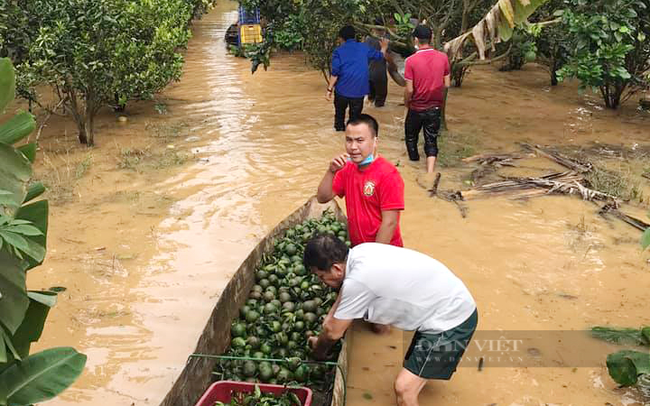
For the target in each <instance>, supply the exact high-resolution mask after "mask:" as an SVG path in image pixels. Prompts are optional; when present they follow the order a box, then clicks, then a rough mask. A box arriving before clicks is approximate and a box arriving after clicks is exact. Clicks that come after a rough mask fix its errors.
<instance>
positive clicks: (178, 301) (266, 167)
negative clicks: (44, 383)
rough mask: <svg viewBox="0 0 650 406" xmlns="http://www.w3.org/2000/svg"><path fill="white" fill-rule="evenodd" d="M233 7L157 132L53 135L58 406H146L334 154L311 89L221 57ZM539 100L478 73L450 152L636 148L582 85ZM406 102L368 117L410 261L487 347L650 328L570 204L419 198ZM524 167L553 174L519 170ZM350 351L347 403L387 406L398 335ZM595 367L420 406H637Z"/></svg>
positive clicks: (201, 39)
mask: <svg viewBox="0 0 650 406" xmlns="http://www.w3.org/2000/svg"><path fill="white" fill-rule="evenodd" d="M235 6H236V3H228V2H222V3H221V4H219V6H218V7H217V8H216V9H215V10H213V11H212V12H211V13H210V14H209V15H207V16H206V17H205V18H204V19H203V20H201V21H198V22H197V23H196V25H195V27H194V38H193V39H192V41H191V43H190V47H189V50H188V53H187V56H186V59H187V63H186V66H185V73H184V76H183V78H182V80H181V81H180V82H179V83H177V84H174V85H172V86H170V88H169V89H167V91H165V92H164V94H163V95H162V96H161V99H160V101H161V102H164V103H165V105H166V110H167V112H166V114H162V115H161V114H158V113H157V112H156V110H155V109H154V105H153V103H142V104H135V105H134V106H133V107H131V108H130V110H129V111H128V112H127V116H128V121H127V122H126V123H118V122H117V121H116V117H115V115H114V114H113V113H111V112H108V111H107V112H104V113H103V115H102V117H101V119H100V120H98V121H99V123H98V126H99V127H98V138H97V142H98V147H97V148H95V149H92V150H88V149H85V148H83V147H79V146H77V144H76V141H75V139H74V125H73V124H72V123H71V122H68V121H65V120H62V119H58V118H57V119H53V120H51V121H50V123H49V124H48V127H47V128H45V129H44V131H43V136H42V140H43V145H42V151H41V158H43V159H40V160H39V168H38V176H39V177H42V178H43V179H45V180H46V181H48V183H50V184H51V186H54V187H52V190H51V191H50V192H49V195H50V197H51V198H52V199H53V200H54V203H55V204H54V206H53V208H52V210H51V213H52V214H51V219H50V224H51V226H50V227H51V228H50V239H49V249H50V250H49V252H48V258H47V260H46V262H45V264H44V265H43V266H42V267H41V268H40V269H37V270H34V271H32V272H30V274H29V285H30V288H35V289H36V288H41V287H44V288H48V287H50V286H55V285H57V286H65V287H67V288H68V290H67V291H66V292H65V293H63V294H62V295H61V297H60V301H59V304H58V306H57V307H56V308H55V309H54V311H53V312H52V313H51V315H50V319H49V322H48V325H47V326H46V330H45V332H44V336H43V337H44V338H43V340H42V341H41V342H40V343H39V344H38V345H39V348H43V347H49V346H55V345H68V344H74V345H75V346H76V347H77V348H78V349H79V350H80V351H83V352H85V353H87V354H88V356H89V361H88V368H87V370H86V372H85V373H84V375H83V376H82V378H81V379H80V380H79V381H78V382H77V383H76V384H75V386H74V387H73V388H72V389H71V390H69V391H68V392H66V393H65V394H64V395H63V396H61V397H60V398H59V399H57V400H55V401H53V402H52V404H56V405H72V404H74V405H90V404H96V403H98V402H101V403H106V404H127V405H130V404H135V405H156V404H158V402H159V401H160V400H161V399H162V397H163V396H164V394H165V393H166V392H167V390H168V389H169V388H170V387H171V383H172V382H173V380H174V378H175V376H176V375H177V374H178V372H179V371H180V369H181V368H182V366H183V364H184V361H185V359H186V357H187V355H188V354H189V353H190V352H191V351H192V349H193V347H194V344H195V341H196V339H197V337H198V335H199V333H200V331H201V329H202V328H203V326H204V323H205V320H206V319H207V317H208V314H209V312H210V310H211V308H212V306H213V304H214V302H215V301H216V299H217V298H218V297H219V294H220V292H221V289H222V288H223V286H224V285H225V284H226V283H227V281H228V278H229V277H230V276H231V274H232V272H234V271H235V270H236V269H237V267H238V265H239V263H240V262H241V261H242V260H243V259H244V258H245V257H246V255H247V254H248V252H249V251H250V249H251V248H252V247H253V246H255V244H256V243H257V241H259V240H260V239H261V238H262V236H263V235H265V233H266V232H267V231H268V230H269V229H271V228H272V227H273V226H274V225H275V224H276V223H277V222H278V221H280V220H281V219H282V218H284V217H285V216H286V215H287V214H289V213H290V212H292V211H293V210H294V209H295V208H297V207H298V206H299V205H301V204H302V203H304V201H305V200H306V199H307V197H308V196H310V195H311V194H313V193H314V192H315V188H316V185H317V183H318V181H319V180H320V177H321V176H322V173H323V172H324V170H325V169H326V167H327V162H328V160H329V158H330V157H332V156H333V155H334V154H336V153H338V152H339V151H341V150H342V145H343V144H342V138H341V135H340V134H336V133H334V132H333V131H332V130H331V126H332V115H333V111H332V107H331V105H330V104H329V103H328V102H326V101H325V100H324V97H323V95H324V89H325V85H324V82H323V80H322V77H321V76H320V73H318V72H313V71H310V70H309V69H307V68H305V67H304V65H303V58H301V57H300V56H299V55H281V56H278V57H277V58H275V59H274V60H273V65H272V66H271V68H270V70H269V71H268V72H263V71H260V72H258V73H256V74H255V75H254V76H251V74H250V70H249V65H248V62H247V61H245V60H241V59H237V58H233V57H231V56H229V55H227V54H226V52H225V48H224V46H223V43H222V39H223V34H224V32H225V29H226V28H227V27H228V25H230V24H231V23H232V21H234V20H235V19H236V12H235ZM547 82H548V78H547V74H546V73H545V72H544V71H542V70H541V69H540V68H537V67H535V66H532V65H531V66H526V68H525V70H523V71H521V72H510V73H505V72H498V71H497V70H496V68H494V67H482V68H480V69H475V70H474V71H473V72H472V73H471V75H470V77H469V78H468V80H467V81H466V82H465V83H464V85H463V88H462V89H452V90H451V96H450V107H449V125H450V127H451V129H452V131H453V132H454V134H455V135H454V137H456V138H454V139H455V140H458V144H459V145H460V146H462V145H465V144H466V145H467V147H468V148H471V149H473V150H475V151H476V152H482V151H490V152H499V151H512V150H516V149H517V148H518V147H517V146H516V145H515V143H516V142H518V141H526V142H533V143H539V144H549V145H563V146H569V147H571V146H574V147H575V146H581V145H588V144H590V143H593V142H596V141H597V142H599V143H606V144H613V145H622V146H625V147H626V148H632V147H633V146H634V145H635V144H638V145H647V140H646V139H645V134H646V133H647V129H648V123H649V119H648V117H647V114H646V115H644V113H640V112H637V111H636V110H635V109H634V107H633V106H628V107H626V108H624V109H623V110H622V111H620V112H609V111H604V110H602V109H600V108H598V103H597V100H596V99H595V98H592V97H591V96H589V97H586V98H582V97H580V96H579V95H578V94H577V92H576V86H575V85H573V84H569V85H562V86H559V87H557V88H552V89H551V88H550V87H549V86H548V84H547ZM400 102H401V89H400V88H398V87H397V86H394V85H393V84H391V88H390V91H389V98H388V105H387V106H386V107H384V108H382V109H376V108H374V107H368V108H367V109H366V111H367V112H369V113H370V114H373V115H375V116H376V117H377V118H378V119H379V121H380V123H381V130H380V144H379V145H380V151H381V152H382V153H383V154H385V156H387V158H388V159H390V160H391V161H392V162H395V163H398V162H399V168H400V170H401V173H402V176H403V177H404V179H405V183H406V206H407V210H406V211H405V213H404V215H403V217H402V229H403V234H404V239H405V243H406V244H407V246H409V247H412V248H414V249H418V250H421V251H423V252H426V253H428V254H430V255H432V256H434V257H436V258H438V259H440V260H441V261H443V262H445V263H446V264H448V265H449V266H450V267H451V268H452V269H453V270H455V271H456V273H457V274H458V275H459V276H460V277H461V278H463V280H464V281H465V282H466V283H467V284H468V286H469V287H470V289H471V290H472V292H473V294H474V296H475V297H476V299H477V301H478V303H479V306H480V309H481V325H480V328H483V329H513V328H518V329H532V330H542V329H571V330H575V329H583V328H586V327H588V326H590V325H592V324H608V323H611V324H616V325H626V326H637V325H640V324H643V323H646V324H647V323H650V318H649V316H648V314H647V309H646V307H647V306H645V304H644V303H645V302H644V301H645V298H646V291H647V289H645V286H648V282H650V280H649V278H650V277H649V273H648V265H647V262H646V260H647V256H646V255H644V254H642V253H641V252H640V249H639V247H638V243H637V240H638V232H637V231H635V230H632V229H630V228H629V227H628V226H626V225H624V224H620V223H616V222H607V221H605V220H604V219H602V218H601V217H600V216H598V215H596V213H595V208H594V206H593V205H592V204H591V203H586V202H582V201H580V200H578V199H573V198H565V197H548V198H541V199H534V200H530V201H511V200H509V199H507V198H498V199H490V200H482V201H476V202H472V203H471V205H470V206H469V215H468V217H467V218H466V219H462V218H461V217H460V215H459V213H458V210H457V209H456V208H455V207H454V206H453V205H451V204H449V203H447V202H444V201H441V200H437V199H431V198H429V197H428V195H427V193H425V192H424V191H423V190H422V189H421V188H419V187H418V186H417V184H416V183H415V178H416V175H417V173H418V172H419V171H420V170H421V169H422V165H423V163H422V164H420V165H414V164H412V163H410V162H408V160H407V157H406V154H405V153H404V148H403V140H402V137H403V135H402V123H403V121H402V120H403V117H404V111H403V107H402V106H399V103H400ZM66 134H67V136H66ZM450 138H451V137H450ZM172 146H173V148H171V147H172ZM537 164H539V166H541V167H543V168H546V166H545V165H546V162H537V163H535V162H528V164H527V165H529V166H533V167H534V166H536V165H537ZM468 171H469V169H468V168H464V167H452V168H443V169H442V170H441V172H442V173H443V181H442V185H441V186H442V187H449V188H452V187H462V186H463V179H464V176H466V174H467V172H468ZM513 173H514V174H517V173H519V174H520V173H521V172H518V171H515V172H513ZM640 210H641V209H640ZM641 211H643V210H641ZM640 215H641V216H642V215H644V214H643V213H641V214H640ZM359 334H362V337H363V340H357V341H356V342H357V343H359V342H363V343H364V344H365V345H364V348H365V350H364V351H362V350H361V349H359V350H358V351H357V352H356V354H358V357H359V358H360V359H359V361H358V363H356V365H358V368H359V369H358V370H357V373H356V374H353V375H352V377H351V381H350V388H349V391H348V395H349V396H350V398H349V399H350V400H349V403H348V404H350V405H356V404H365V403H368V400H366V399H365V398H364V397H363V394H364V393H365V392H366V391H370V392H371V393H372V395H373V398H374V402H375V403H377V404H379V403H382V404H390V401H392V397H391V396H392V395H391V394H390V382H391V380H392V379H393V376H394V373H393V371H394V370H395V369H394V368H397V367H398V366H399V357H398V356H396V355H395V353H394V352H391V351H388V350H386V348H385V346H386V345H393V346H395V347H396V348H399V346H401V345H402V344H401V335H399V334H397V333H395V334H396V335H394V336H391V337H388V338H381V339H380V338H376V337H374V336H369V335H363V334H364V333H363V332H360V333H359ZM395 351H397V352H399V351H400V350H399V349H398V350H395ZM371 357H372V358H373V360H372V361H369V359H370V358H371ZM604 357H605V354H603V363H602V365H599V366H595V367H592V368H580V369H578V370H576V371H573V369H571V368H561V369H560V368H544V369H505V368H499V369H485V370H484V371H483V372H482V373H480V374H479V373H478V372H477V371H476V370H475V369H474V368H463V369H462V370H461V371H460V373H459V374H458V375H457V376H456V377H455V378H454V380H453V381H451V382H450V383H439V384H434V385H432V386H431V387H430V388H427V390H426V391H425V399H424V400H423V404H427V402H429V403H433V402H436V404H441V405H452V404H460V403H462V404H492V403H497V404H499V405H502V404H504V405H510V404H520V405H529V404H531V405H532V404H544V403H549V404H550V403H556V404H559V403H563V404H579V405H582V404H605V403H606V402H610V403H612V404H614V405H621V404H630V402H631V400H630V399H632V398H631V397H630V396H632V395H628V392H629V391H628V390H622V391H621V390H616V389H615V385H614V384H613V382H612V381H611V380H609V378H608V377H607V373H606V370H605V367H604ZM353 362H354V361H353ZM386 365H389V366H386ZM363 368H367V370H364V369H363ZM391 368H392V369H391ZM378 383H380V384H378Z"/></svg>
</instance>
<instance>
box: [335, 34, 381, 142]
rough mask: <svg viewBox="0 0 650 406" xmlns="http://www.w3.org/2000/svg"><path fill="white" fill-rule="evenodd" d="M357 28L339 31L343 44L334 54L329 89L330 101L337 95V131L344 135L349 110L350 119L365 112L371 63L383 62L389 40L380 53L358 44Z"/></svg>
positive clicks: (365, 45)
mask: <svg viewBox="0 0 650 406" xmlns="http://www.w3.org/2000/svg"><path fill="white" fill-rule="evenodd" d="M355 35H356V32H355V30H354V27H352V26H349V25H346V26H345V27H343V28H341V30H340V31H339V38H341V40H343V44H342V45H341V46H339V47H338V48H336V49H335V50H334V53H332V75H331V76H330V80H329V87H328V88H327V100H330V101H331V100H332V92H334V90H335V89H336V91H335V92H334V111H335V113H334V128H335V129H336V131H345V111H346V110H347V109H348V107H349V108H350V113H349V114H350V119H353V118H356V117H358V116H359V115H360V114H361V111H362V110H363V98H364V97H365V96H366V95H367V94H368V93H369V91H370V86H369V73H368V61H370V60H382V59H384V56H385V55H386V51H387V50H388V40H387V39H385V38H384V39H382V40H381V41H380V44H381V52H380V51H377V50H376V49H373V48H371V47H369V46H368V45H367V44H364V43H361V42H357V41H356V39H355Z"/></svg>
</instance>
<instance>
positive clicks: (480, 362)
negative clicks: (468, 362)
mask: <svg viewBox="0 0 650 406" xmlns="http://www.w3.org/2000/svg"><path fill="white" fill-rule="evenodd" d="M483 361H484V360H483V357H481V359H479V360H478V371H479V372H481V371H482V370H483Z"/></svg>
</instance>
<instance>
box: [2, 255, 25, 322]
mask: <svg viewBox="0 0 650 406" xmlns="http://www.w3.org/2000/svg"><path fill="white" fill-rule="evenodd" d="M0 297H1V298H2V299H1V300H0V323H1V324H2V325H3V326H4V327H5V328H6V329H7V330H8V331H9V333H10V334H14V333H15V332H16V330H17V329H18V327H19V326H20V323H22V321H23V317H25V311H27V307H28V306H29V299H28V298H27V290H26V288H25V272H24V271H23V269H22V267H21V264H20V262H19V261H18V260H17V259H16V258H14V257H13V256H12V255H10V254H9V252H8V251H7V250H6V249H0ZM0 328H2V327H0Z"/></svg>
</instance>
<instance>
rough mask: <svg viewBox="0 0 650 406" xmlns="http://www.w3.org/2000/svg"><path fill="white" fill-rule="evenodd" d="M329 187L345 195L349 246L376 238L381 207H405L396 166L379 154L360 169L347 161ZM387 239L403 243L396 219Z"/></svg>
mask: <svg viewBox="0 0 650 406" xmlns="http://www.w3.org/2000/svg"><path fill="white" fill-rule="evenodd" d="M332 190H333V191H334V193H335V194H336V195H337V196H339V197H343V196H345V206H346V208H347V212H348V233H349V235H350V242H351V243H352V246H355V245H359V244H361V243H364V242H375V238H376V237H377V232H378V231H379V227H380V226H381V211H382V210H404V181H403V180H402V177H401V176H400V174H399V172H398V171H397V168H395V166H393V164H391V163H390V162H388V161H387V160H386V159H384V158H383V157H381V156H380V157H378V158H377V159H375V160H374V161H373V162H372V163H371V164H370V165H369V166H368V167H367V168H365V169H364V170H363V171H360V170H359V168H358V167H357V165H356V164H355V163H353V162H348V163H347V164H346V165H345V166H344V167H343V169H341V170H340V171H338V172H337V173H336V175H335V176H334V181H333V183H332ZM398 216H399V214H398ZM398 221H399V217H398ZM390 243H391V245H395V246H398V247H403V246H404V243H403V242H402V235H401V234H400V231H399V222H398V224H397V227H396V228H395V233H394V234H393V238H392V239H391V241H390Z"/></svg>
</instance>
